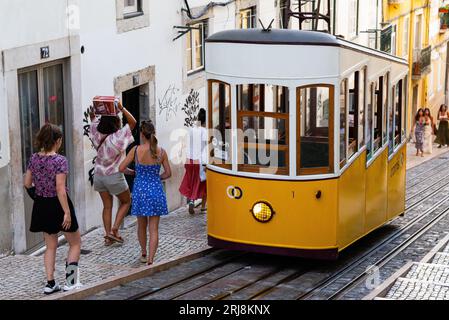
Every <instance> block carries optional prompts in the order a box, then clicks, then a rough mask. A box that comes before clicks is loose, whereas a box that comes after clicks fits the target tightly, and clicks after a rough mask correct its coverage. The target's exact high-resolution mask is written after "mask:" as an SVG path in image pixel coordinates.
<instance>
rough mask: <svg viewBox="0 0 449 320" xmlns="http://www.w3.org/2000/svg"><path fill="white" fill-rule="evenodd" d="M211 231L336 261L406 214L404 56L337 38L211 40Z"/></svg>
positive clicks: (268, 34) (267, 34) (289, 35)
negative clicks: (362, 239)
mask: <svg viewBox="0 0 449 320" xmlns="http://www.w3.org/2000/svg"><path fill="white" fill-rule="evenodd" d="M206 61H207V65H206V73H207V79H208V94H207V95H208V103H209V111H208V124H209V129H211V150H210V151H211V153H210V164H209V166H208V177H207V178H208V200H209V201H208V203H209V205H208V206H209V207H208V239H209V244H210V245H211V246H214V247H221V248H229V249H241V250H245V251H256V252H264V253H274V254H283V255H295V256H306V257H312V258H326V259H335V258H337V257H338V253H339V252H340V251H341V250H343V249H344V248H346V247H347V246H349V245H350V244H351V243H353V242H355V241H356V240H358V239H360V238H361V237H363V236H364V235H366V234H368V233H369V232H371V231H373V230H374V229H376V228H378V227H380V226H382V225H383V224H384V223H385V222H387V221H388V220H390V219H392V218H394V217H396V216H398V215H400V214H402V213H403V212H404V210H405V173H406V172H405V170H406V169H405V160H406V129H405V115H406V105H407V88H408V78H407V74H408V64H407V62H406V61H405V60H403V59H400V58H397V57H394V56H391V55H388V54H386V53H383V52H380V51H377V50H373V49H370V48H366V47H363V46H360V45H357V44H354V43H351V42H348V41H344V40H342V39H339V38H337V37H335V36H332V35H329V34H325V33H321V32H313V31H299V30H269V31H266V30H259V29H249V30H229V31H223V32H218V33H216V34H214V35H212V36H211V37H209V38H208V39H207V40H206Z"/></svg>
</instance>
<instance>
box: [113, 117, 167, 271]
mask: <svg viewBox="0 0 449 320" xmlns="http://www.w3.org/2000/svg"><path fill="white" fill-rule="evenodd" d="M140 135H141V141H142V144H141V145H140V146H137V147H134V148H133V149H132V150H131V152H130V153H129V154H128V156H127V157H126V159H125V160H124V161H123V162H122V164H121V165H120V171H121V172H125V171H127V168H128V166H129V165H130V164H131V162H132V161H135V175H136V178H135V180H134V188H133V192H132V211H131V215H133V216H136V217H137V221H138V228H137V236H138V239H139V243H140V248H141V250H142V254H141V258H140V261H141V262H142V263H148V265H151V264H153V261H154V257H155V255H156V251H157V247H158V244H159V221H160V217H161V216H164V215H167V214H168V208H167V198H166V195H165V192H164V188H163V185H162V180H166V179H168V178H170V177H171V168H170V163H169V161H168V156H167V153H166V152H165V150H164V149H162V148H160V147H158V141H157V138H156V132H155V128H154V125H153V123H152V122H151V121H144V122H142V124H141V127H140ZM161 167H163V168H164V173H163V174H162V175H160V171H161ZM128 172H129V171H128ZM147 227H148V229H149V232H150V251H149V254H148V255H147Z"/></svg>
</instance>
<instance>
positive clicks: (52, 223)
mask: <svg viewBox="0 0 449 320" xmlns="http://www.w3.org/2000/svg"><path fill="white" fill-rule="evenodd" d="M61 145H62V132H61V130H60V129H59V128H58V127H57V126H55V125H52V124H46V125H45V126H43V127H42V128H41V129H40V131H39V133H38V134H37V138H36V147H37V148H38V150H40V151H39V152H38V153H35V154H33V155H32V157H31V159H30V161H29V164H28V169H27V172H26V174H25V181H24V186H25V188H26V190H27V192H28V194H29V195H30V197H31V198H32V199H33V200H34V204H33V211H32V216H31V226H30V231H31V232H43V233H44V239H45V245H46V247H47V248H46V250H45V254H44V264H45V271H46V273H47V281H48V282H47V285H46V286H45V288H44V293H45V294H51V293H54V292H57V291H60V290H61V288H60V286H59V285H58V284H57V283H56V281H55V278H54V273H55V258H56V249H57V247H58V233H59V232H63V233H64V237H65V238H66V240H67V242H68V243H69V251H68V255H67V260H66V284H65V286H64V287H63V290H64V291H69V290H72V289H75V288H77V287H79V286H80V283H79V281H78V278H79V277H78V275H79V273H78V261H79V258H80V251H81V236H80V233H79V231H78V221H77V219H76V215H75V209H74V206H73V203H72V201H71V200H70V198H69V197H68V195H67V188H66V180H67V174H68V171H69V168H68V162H67V159H66V158H65V157H64V156H62V155H60V154H58V151H59V149H60V148H61ZM33 185H34V186H33Z"/></svg>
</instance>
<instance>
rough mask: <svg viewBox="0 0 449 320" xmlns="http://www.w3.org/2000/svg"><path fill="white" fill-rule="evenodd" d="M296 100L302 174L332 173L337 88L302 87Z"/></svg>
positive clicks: (300, 171) (298, 146)
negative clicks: (334, 110) (335, 90)
mask: <svg viewBox="0 0 449 320" xmlns="http://www.w3.org/2000/svg"><path fill="white" fill-rule="evenodd" d="M297 99H298V112H297V115H298V116H297V120H298V124H297V130H298V142H299V143H298V145H297V161H298V164H297V165H298V169H299V174H305V175H307V174H320V173H329V172H333V161H334V160H333V159H334V158H333V130H334V128H333V121H334V120H333V119H334V115H333V109H334V87H333V86H331V85H316V86H307V87H300V88H298V89H297Z"/></svg>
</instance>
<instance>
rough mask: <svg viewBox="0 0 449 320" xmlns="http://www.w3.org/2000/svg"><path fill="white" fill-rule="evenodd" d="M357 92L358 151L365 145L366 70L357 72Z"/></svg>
mask: <svg viewBox="0 0 449 320" xmlns="http://www.w3.org/2000/svg"><path fill="white" fill-rule="evenodd" d="M358 78H359V79H358V80H359V81H358V82H359V88H358V89H359V90H358V98H359V104H358V109H359V118H358V121H359V122H358V127H359V129H358V140H359V150H360V149H361V148H362V147H363V145H364V144H365V104H366V92H365V88H366V68H364V69H363V70H362V71H360V72H359V77H358Z"/></svg>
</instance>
